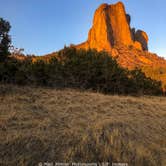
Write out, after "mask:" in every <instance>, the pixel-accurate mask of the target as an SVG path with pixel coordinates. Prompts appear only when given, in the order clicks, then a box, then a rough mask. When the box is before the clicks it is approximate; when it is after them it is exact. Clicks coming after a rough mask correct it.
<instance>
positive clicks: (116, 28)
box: [76, 2, 148, 52]
mask: <svg viewBox="0 0 166 166" xmlns="http://www.w3.org/2000/svg"><path fill="white" fill-rule="evenodd" d="M130 21H131V17H130V15H129V14H126V11H125V7H124V5H123V3H122V2H118V3H116V4H113V5H108V4H102V5H101V6H100V7H99V8H98V9H97V10H96V12H95V15H94V19H93V26H92V28H91V29H90V31H89V35H88V40H87V41H86V42H84V43H82V44H80V45H77V46H76V47H77V48H85V49H88V48H95V49H97V50H98V51H102V50H105V51H108V52H115V50H114V47H115V46H118V45H124V46H133V47H134V48H136V49H139V50H148V36H147V34H146V33H145V32H144V31H141V30H138V31H135V29H134V28H132V29H131V27H130Z"/></svg>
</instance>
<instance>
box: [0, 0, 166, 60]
mask: <svg viewBox="0 0 166 166" xmlns="http://www.w3.org/2000/svg"><path fill="white" fill-rule="evenodd" d="M115 2H117V0H0V17H3V18H5V19H7V20H8V21H10V23H11V25H12V29H11V35H12V40H13V44H14V46H15V47H18V48H24V49H25V53H28V54H37V55H43V54H47V53H50V52H53V51H56V50H59V49H61V48H63V47H64V45H69V44H71V43H73V44H77V43H80V42H83V41H85V40H86V39H87V36H88V31H89V29H90V27H91V24H92V20H93V14H94V11H95V9H96V8H97V7H98V6H99V5H100V4H101V3H109V4H110V3H115ZM122 2H124V4H125V6H126V11H127V13H129V14H130V15H131V19H132V22H131V24H132V26H134V27H135V28H136V29H142V30H144V31H146V32H147V33H148V35H149V49H150V51H151V52H155V53H158V55H160V56H165V57H166V0H122Z"/></svg>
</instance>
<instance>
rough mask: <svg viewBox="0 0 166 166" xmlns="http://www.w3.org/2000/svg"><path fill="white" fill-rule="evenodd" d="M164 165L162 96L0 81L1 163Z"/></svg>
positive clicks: (164, 110) (25, 165) (165, 126)
mask: <svg viewBox="0 0 166 166" xmlns="http://www.w3.org/2000/svg"><path fill="white" fill-rule="evenodd" d="M44 161H50V162H96V161H98V162H104V161H109V162H112V161H114V162H121V163H123V162H125V163H128V165H129V166H165V165H166V98H164V97H149V96H143V97H130V96H116V95H115V96H111V95H103V94H98V93H92V92H81V91H78V90H69V89H66V90H56V89H48V88H32V87H17V86H9V85H8V86H5V85H0V166H33V165H34V166H35V165H38V163H39V162H44Z"/></svg>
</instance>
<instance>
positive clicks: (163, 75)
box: [75, 2, 166, 89]
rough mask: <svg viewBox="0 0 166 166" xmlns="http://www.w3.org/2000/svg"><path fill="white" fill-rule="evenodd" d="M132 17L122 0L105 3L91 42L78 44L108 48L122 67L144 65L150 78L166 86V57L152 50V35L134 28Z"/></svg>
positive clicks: (97, 17)
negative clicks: (150, 43)
mask: <svg viewBox="0 0 166 166" xmlns="http://www.w3.org/2000/svg"><path fill="white" fill-rule="evenodd" d="M130 20H131V18H130V15H129V14H126V11H125V7H124V5H123V3H122V2H118V3H116V4H113V5H108V4H102V5H101V6H100V7H99V8H98V9H97V10H96V11H95V14H94V19H93V25H92V28H91V29H90V31H89V34H88V39H87V41H86V42H84V43H82V44H79V45H76V46H75V47H76V48H77V49H81V48H82V49H89V48H91V49H96V50H98V51H103V50H104V51H107V52H108V53H109V54H110V55H111V56H113V57H114V58H116V60H117V62H118V63H119V64H120V65H121V66H122V67H125V68H128V69H134V68H136V67H138V68H141V69H142V70H143V71H144V72H145V74H146V75H147V76H148V77H151V78H153V79H156V80H160V81H162V83H163V86H166V60H164V59H163V58H160V57H158V56H157V55H156V54H153V53H150V52H148V35H147V34H146V32H144V31H142V30H135V28H131V27H130ZM165 89H166V88H165Z"/></svg>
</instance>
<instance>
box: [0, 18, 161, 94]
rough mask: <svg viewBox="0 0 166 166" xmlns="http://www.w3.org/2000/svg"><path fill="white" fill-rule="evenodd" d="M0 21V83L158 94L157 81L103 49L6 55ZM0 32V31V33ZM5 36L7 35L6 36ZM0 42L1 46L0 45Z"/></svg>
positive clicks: (159, 85) (71, 48)
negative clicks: (37, 55) (23, 56)
mask: <svg viewBox="0 0 166 166" xmlns="http://www.w3.org/2000/svg"><path fill="white" fill-rule="evenodd" d="M1 21H2V22H3V24H4V25H5V26H4V25H3V26H2V23H0V27H1V26H2V27H6V29H5V28H4V29H1V28H0V33H2V35H1V40H0V53H1V54H0V59H1V61H0V82H2V83H12V84H19V85H36V86H51V87H56V88H64V87H66V88H79V89H90V90H94V91H98V92H102V93H113V94H149V95H159V94H162V88H161V82H158V81H155V80H152V79H150V78H147V77H146V76H145V74H144V73H142V72H141V70H139V69H135V70H133V71H128V70H127V69H124V68H122V67H120V66H119V65H118V63H117V62H116V60H115V59H113V58H112V57H111V56H110V55H108V54H107V53H106V52H97V51H96V50H87V51H86V50H77V49H75V48H74V47H65V48H64V49H63V50H61V51H59V52H58V53H57V54H56V56H53V57H52V58H49V59H48V60H44V59H39V60H36V61H35V62H34V61H33V58H32V57H29V58H26V59H25V60H18V59H14V58H10V57H8V55H9V52H8V49H7V50H6V48H9V44H10V40H7V41H6V45H5V47H4V42H3V41H4V40H6V38H8V39H10V37H9V36H8V32H9V29H10V24H9V23H7V22H6V21H4V20H1ZM1 31H2V32H1ZM7 36H8V37H7ZM1 44H2V45H1Z"/></svg>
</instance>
